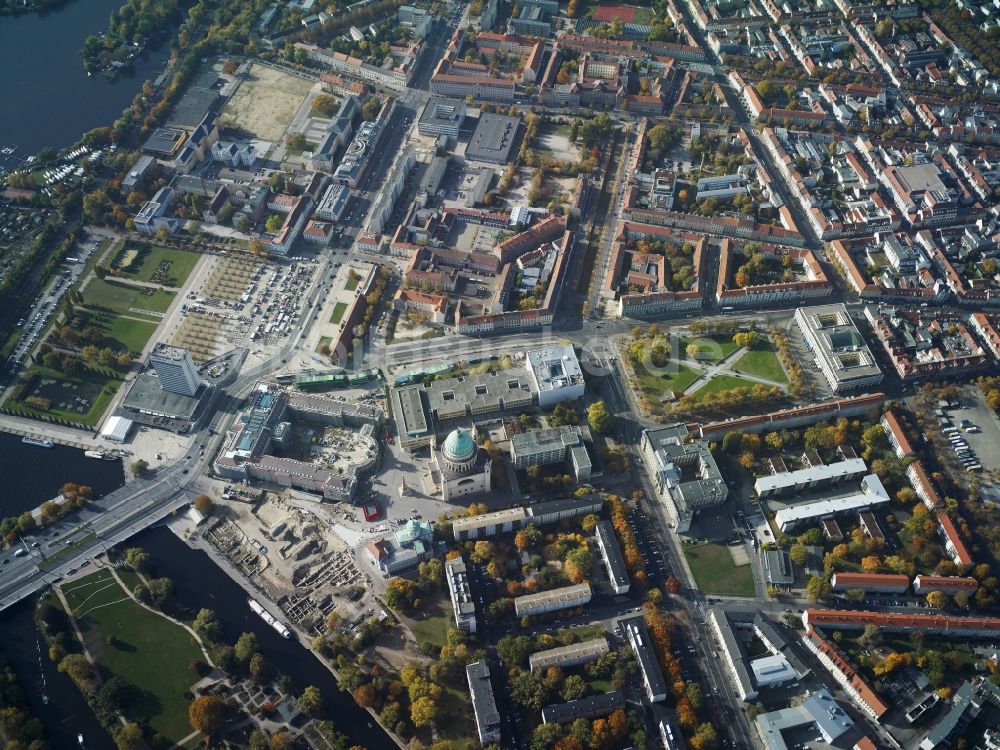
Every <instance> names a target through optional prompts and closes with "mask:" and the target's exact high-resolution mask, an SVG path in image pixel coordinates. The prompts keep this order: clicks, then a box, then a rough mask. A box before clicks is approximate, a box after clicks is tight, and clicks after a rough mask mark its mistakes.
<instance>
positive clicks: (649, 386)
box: [635, 363, 700, 400]
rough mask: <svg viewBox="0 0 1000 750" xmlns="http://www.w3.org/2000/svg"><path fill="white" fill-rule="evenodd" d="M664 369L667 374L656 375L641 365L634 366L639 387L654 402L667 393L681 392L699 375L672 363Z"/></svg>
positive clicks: (688, 368) (691, 369) (694, 371)
mask: <svg viewBox="0 0 1000 750" xmlns="http://www.w3.org/2000/svg"><path fill="white" fill-rule="evenodd" d="M666 369H667V370H669V372H666V373H664V374H663V375H657V374H655V373H651V372H649V371H647V370H646V369H645V368H644V367H643V366H642V365H639V364H637V365H635V374H636V377H637V378H638V379H639V387H640V388H642V390H643V391H645V392H646V393H647V394H648V395H649V396H650V397H651V398H653V399H655V400H659V398H660V397H661V396H662V395H663V394H664V393H665V392H667V391H683V390H684V389H685V388H687V387H688V386H689V385H691V384H692V383H693V382H694V381H696V380H697V379H698V375H699V374H700V373H699V372H698V370H695V369H693V368H691V367H688V366H687V365H675V364H674V363H671V364H670V365H669V366H668V367H667V368H666Z"/></svg>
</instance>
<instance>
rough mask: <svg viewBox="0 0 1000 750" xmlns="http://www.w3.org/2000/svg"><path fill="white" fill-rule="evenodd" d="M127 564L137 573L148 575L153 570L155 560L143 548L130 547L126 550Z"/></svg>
mask: <svg viewBox="0 0 1000 750" xmlns="http://www.w3.org/2000/svg"><path fill="white" fill-rule="evenodd" d="M125 562H126V564H127V565H128V566H129V567H130V568H132V570H134V571H135V572H136V573H140V574H142V575H148V574H149V572H150V570H152V568H153V558H152V557H151V556H150V554H149V553H148V552H146V550H144V549H142V548H141V547H129V548H128V549H127V550H125Z"/></svg>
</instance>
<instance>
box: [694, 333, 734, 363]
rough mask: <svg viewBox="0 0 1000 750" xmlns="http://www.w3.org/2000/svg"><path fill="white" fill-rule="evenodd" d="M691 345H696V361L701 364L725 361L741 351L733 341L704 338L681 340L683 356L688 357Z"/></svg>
mask: <svg viewBox="0 0 1000 750" xmlns="http://www.w3.org/2000/svg"><path fill="white" fill-rule="evenodd" d="M690 344H695V345H696V346H697V347H698V356H697V357H696V359H697V360H698V361H699V362H711V363H713V364H714V363H715V362H718V361H719V360H723V359H725V358H726V357H728V356H729V355H730V354H732V353H733V352H735V351H736V350H737V349H739V347H738V346H736V344H734V343H733V340H732V339H724V338H702V339H681V340H680V351H681V352H682V353H683V355H684V356H685V357H686V356H687V348H688V346H689V345H690Z"/></svg>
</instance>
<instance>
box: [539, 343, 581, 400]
mask: <svg viewBox="0 0 1000 750" xmlns="http://www.w3.org/2000/svg"><path fill="white" fill-rule="evenodd" d="M525 359H526V366H527V370H528V375H529V377H530V378H531V383H532V385H533V386H534V387H535V391H536V392H537V393H538V405H539V406H540V407H542V408H543V409H549V408H551V407H553V406H555V405H556V404H558V403H559V402H560V401H566V400H569V399H577V398H583V390H584V382H583V372H582V371H581V370H580V360H578V359H577V357H576V352H575V351H574V349H573V345H572V344H564V345H559V346H550V347H546V348H545V349H535V350H534V351H530V352H528V353H527V355H526V357H525Z"/></svg>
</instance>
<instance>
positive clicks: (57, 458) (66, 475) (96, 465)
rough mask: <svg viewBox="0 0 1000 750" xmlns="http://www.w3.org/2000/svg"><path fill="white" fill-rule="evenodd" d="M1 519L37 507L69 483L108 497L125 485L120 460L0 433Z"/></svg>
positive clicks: (96, 494)
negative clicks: (29, 443) (85, 486)
mask: <svg viewBox="0 0 1000 750" xmlns="http://www.w3.org/2000/svg"><path fill="white" fill-rule="evenodd" d="M0 477H3V492H2V493H0V518H7V517H8V516H16V515H20V514H21V513H24V512H25V511H28V510H32V509H33V508H37V507H38V506H39V505H41V504H42V503H44V502H45V501H47V500H51V499H52V498H54V497H55V496H56V495H58V494H59V490H60V489H61V488H62V486H63V485H64V484H65V483H66V482H75V483H76V484H86V485H88V486H90V487H92V488H93V490H94V495H95V496H99V495H106V494H108V493H109V492H111V491H112V490H116V489H118V488H119V487H121V486H122V485H123V484H125V470H124V468H123V467H122V464H121V462H120V461H101V460H99V459H96V458H87V457H86V456H84V455H83V451H82V450H80V449H79V448H70V447H68V446H65V445H57V446H56V447H54V448H40V447H38V446H37V445H27V444H25V443H22V442H21V438H20V437H19V436H17V435H11V434H9V433H6V432H0Z"/></svg>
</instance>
